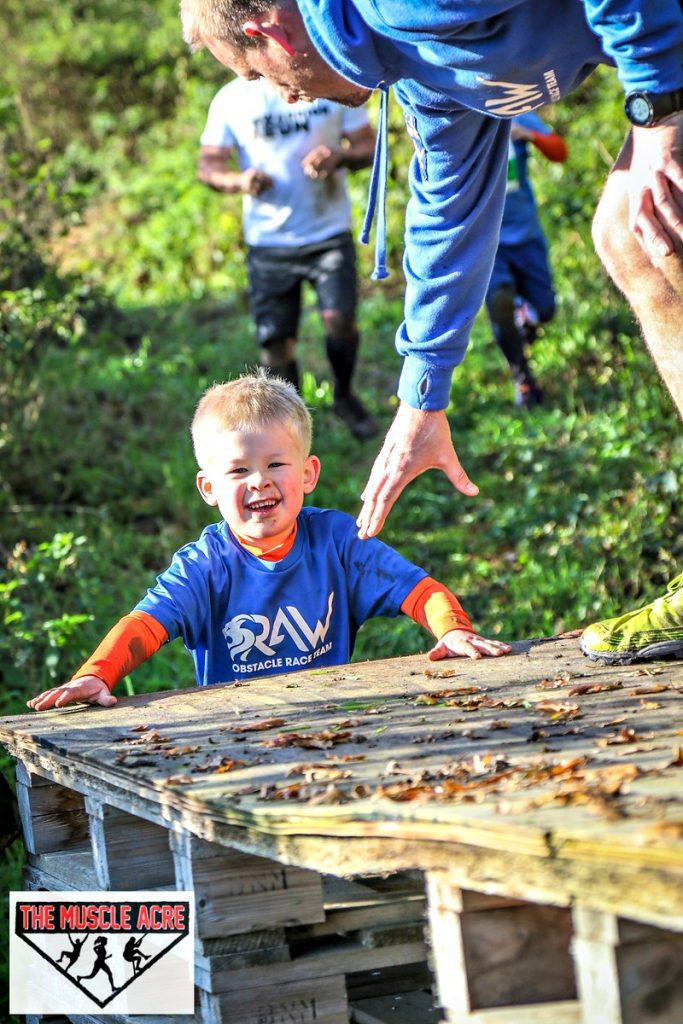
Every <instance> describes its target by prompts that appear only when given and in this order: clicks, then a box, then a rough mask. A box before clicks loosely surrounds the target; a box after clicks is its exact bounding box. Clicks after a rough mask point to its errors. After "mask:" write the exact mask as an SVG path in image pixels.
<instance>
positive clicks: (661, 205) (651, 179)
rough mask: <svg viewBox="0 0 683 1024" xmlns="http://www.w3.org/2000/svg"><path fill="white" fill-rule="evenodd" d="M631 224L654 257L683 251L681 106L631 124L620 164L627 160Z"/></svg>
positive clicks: (682, 121) (682, 137)
mask: <svg viewBox="0 0 683 1024" xmlns="http://www.w3.org/2000/svg"><path fill="white" fill-rule="evenodd" d="M629 157H630V165H629V176H628V184H627V188H628V195H629V212H630V221H631V229H632V230H633V232H634V234H635V236H636V238H637V239H638V241H639V242H640V244H641V245H642V247H643V249H644V250H645V252H646V253H647V254H648V256H649V257H650V259H651V260H653V261H654V260H660V259H661V258H662V257H666V256H670V255H672V254H673V253H674V252H677V253H681V252H683V112H679V113H676V114H671V115H670V116H669V117H667V118H666V119H665V120H664V121H662V122H661V123H660V124H658V125H655V126H654V127H652V128H635V127H634V128H633V134H632V140H631V142H630V145H629V143H628V142H627V144H626V146H625V147H624V150H622V153H621V154H620V155H619V157H618V159H617V163H616V168H617V169H618V168H620V167H621V168H623V167H624V166H625V164H627V163H629Z"/></svg>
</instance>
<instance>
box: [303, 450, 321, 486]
mask: <svg viewBox="0 0 683 1024" xmlns="http://www.w3.org/2000/svg"><path fill="white" fill-rule="evenodd" d="M319 478H320V459H319V458H318V456H317V455H309V456H308V458H307V459H306V461H305V462H304V494H310V493H311V491H313V490H315V485H316V484H317V483H318V480H319Z"/></svg>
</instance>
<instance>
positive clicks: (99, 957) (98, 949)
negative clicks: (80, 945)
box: [76, 935, 116, 992]
mask: <svg viewBox="0 0 683 1024" xmlns="http://www.w3.org/2000/svg"><path fill="white" fill-rule="evenodd" d="M93 949H94V950H95V954H96V960H95V963H94V964H93V969H92V971H91V972H90V974H79V975H78V976H77V978H76V980H77V981H87V980H88V979H89V978H94V977H95V975H96V974H99V972H100V971H104V973H105V974H106V975H107V977H108V978H109V984H110V985H111V988H112V992H115V991H116V985H115V984H114V979H113V977H112V973H111V970H110V969H109V966H108V965H107V960H111V953H107V940H106V938H105V937H104V935H99V936H98V937H97V938H96V939H95V943H94V946H93Z"/></svg>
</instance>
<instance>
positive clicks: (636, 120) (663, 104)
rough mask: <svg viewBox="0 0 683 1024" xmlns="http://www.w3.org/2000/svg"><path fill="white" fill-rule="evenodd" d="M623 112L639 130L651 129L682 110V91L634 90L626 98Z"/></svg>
mask: <svg viewBox="0 0 683 1024" xmlns="http://www.w3.org/2000/svg"><path fill="white" fill-rule="evenodd" d="M624 110H625V112H626V116H627V118H628V119H629V121H630V122H631V124H635V125H637V126H638V127H639V128H651V127H652V126H653V125H655V124H659V122H660V121H661V120H663V118H665V117H667V116H668V115H669V114H673V113H675V112H676V111H677V110H683V89H676V90H675V92H641V91H640V90H635V91H634V92H630V93H628V95H627V96H626V99H625V100H624Z"/></svg>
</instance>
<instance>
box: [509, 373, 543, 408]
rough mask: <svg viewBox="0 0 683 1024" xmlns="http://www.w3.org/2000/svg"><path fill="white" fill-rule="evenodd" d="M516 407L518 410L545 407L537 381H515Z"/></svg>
mask: <svg viewBox="0 0 683 1024" xmlns="http://www.w3.org/2000/svg"><path fill="white" fill-rule="evenodd" d="M515 405H516V406H517V408H518V409H535V408H536V406H537V405H543V392H542V391H541V389H540V388H539V386H538V384H537V383H536V381H535V380H525V381H515Z"/></svg>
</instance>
